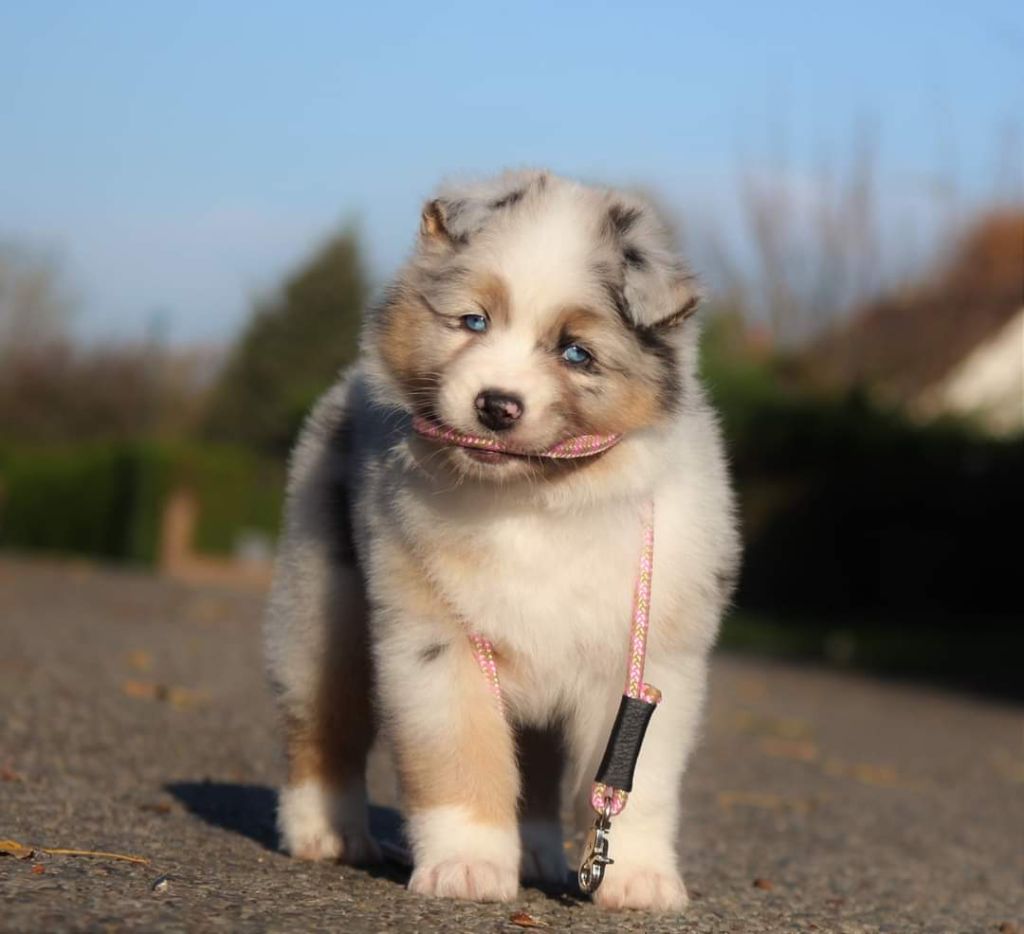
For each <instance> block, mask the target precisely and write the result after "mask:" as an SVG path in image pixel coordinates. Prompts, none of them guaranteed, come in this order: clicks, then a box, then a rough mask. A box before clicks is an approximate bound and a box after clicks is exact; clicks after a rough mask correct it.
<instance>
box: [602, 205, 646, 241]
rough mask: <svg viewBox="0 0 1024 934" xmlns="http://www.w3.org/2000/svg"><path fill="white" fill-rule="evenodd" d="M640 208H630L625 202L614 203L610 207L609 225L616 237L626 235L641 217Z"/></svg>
mask: <svg viewBox="0 0 1024 934" xmlns="http://www.w3.org/2000/svg"><path fill="white" fill-rule="evenodd" d="M641 213H642V212H641V210H640V209H639V208H628V207H626V206H625V205H624V204H613V205H612V206H611V207H610V208H608V217H607V226H608V229H609V230H610V231H611V232H612V233H613V234H614V235H615V236H616V237H624V236H625V235H626V234H628V233H629V232H630V230H632V229H633V225H634V224H635V223H636V222H637V221H638V220H639V219H640V215H641Z"/></svg>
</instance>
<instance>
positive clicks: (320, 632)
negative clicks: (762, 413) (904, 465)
mask: <svg viewBox="0 0 1024 934" xmlns="http://www.w3.org/2000/svg"><path fill="white" fill-rule="evenodd" d="M696 304H697V293H696V291H695V289H694V284H693V281H692V278H691V276H690V275H689V274H688V273H687V271H686V269H685V267H684V266H683V265H682V263H681V261H680V259H679V257H678V255H677V253H676V250H675V247H674V244H673V242H672V238H671V235H670V234H669V231H668V230H667V228H666V226H665V225H664V224H663V223H662V222H661V221H660V220H659V219H658V217H657V215H656V214H655V212H654V210H653V209H652V207H651V206H650V205H649V204H648V203H646V202H645V201H642V200H640V199H638V198H636V197H634V196H632V195H625V194H622V193H618V192H614V191H609V190H605V189H600V188H594V187H588V186H584V185H581V184H577V183H574V182H572V181H568V180H565V179H562V178H558V177H556V176H553V175H551V174H548V173H545V172H525V173H512V174H506V175H502V176H500V177H499V178H497V179H494V180H492V181H488V182H485V183H477V184H471V185H466V186H460V187H453V188H449V189H446V190H443V191H441V192H440V193H439V194H438V196H437V197H436V198H434V199H433V200H431V201H430V202H429V203H428V204H427V206H426V208H425V210H424V212H423V217H422V222H421V229H420V235H419V239H418V242H417V245H416V248H415V251H414V253H413V255H412V257H411V259H410V260H409V261H408V263H407V264H406V265H405V266H404V268H403V269H402V270H401V271H400V273H399V275H398V277H397V279H396V281H395V283H394V284H393V285H392V287H391V288H390V290H389V291H388V292H387V294H386V296H385V298H384V300H383V302H382V303H381V304H380V305H379V307H377V308H376V309H375V310H374V311H373V312H372V313H371V314H370V315H369V316H368V320H367V322H366V326H365V331H364V339H363V351H362V357H361V360H360V362H359V363H358V364H357V365H356V366H355V367H354V368H353V369H352V370H351V371H350V372H349V373H348V374H347V375H346V376H345V377H344V378H343V379H342V380H341V381H340V382H339V383H338V385H336V386H335V387H334V388H333V389H331V390H330V391H329V392H328V393H327V394H326V395H325V396H324V397H323V398H322V399H321V400H320V402H319V403H318V404H317V406H316V408H315V409H314V411H313V412H312V414H311V415H310V417H309V420H308V422H307V424H306V426H305V428H304V430H303V433H302V436H301V439H300V441H299V443H298V446H297V447H296V450H295V452H294V455H293V458H292V462H291V470H290V479H289V488H288V504H287V514H286V519H285V528H284V534H283V538H282V542H281V547H280V553H279V557H278V563H277V570H276V574H275V580H274V586H273V592H272V596H271V601H270V611H269V615H268V621H267V631H266V645H267V657H268V662H269V669H270V673H271V677H272V680H273V682H274V684H275V685H276V688H277V693H278V697H279V700H280V706H281V710H282V712H283V715H284V722H285V732H286V745H287V755H288V779H287V784H286V785H285V787H284V788H283V789H282V791H281V797H280V809H279V826H280V831H281V835H282V839H283V843H284V846H285V848H286V849H287V850H288V851H290V852H291V853H293V854H294V855H296V856H299V857H304V858H308V859H322V858H337V859H342V860H344V861H346V862H359V861H364V860H369V859H373V858H374V857H375V856H376V855H377V852H376V847H375V844H374V842H373V841H372V840H371V838H370V836H369V833H368V830H367V807H366V786H365V777H364V772H365V763H366V755H367V750H368V749H369V747H370V745H371V742H372V741H373V739H374V735H375V731H376V730H377V729H378V728H379V729H380V730H381V731H382V733H383V736H384V737H385V738H386V739H387V740H388V742H389V743H390V745H391V748H392V749H393V752H394V759H395V763H396V769H397V773H398V776H399V780H400V785H401V791H402V795H403V805H404V811H405V815H406V818H407V832H408V836H409V839H410V843H411V848H412V853H413V857H414V864H415V865H414V870H413V873H412V877H411V880H410V883H409V887H410V888H411V889H412V890H413V891H414V892H419V893H422V894H426V895H436V896H449V897H455V898H469V899H483V900H502V899H511V898H513V897H514V896H515V895H516V891H517V888H518V885H519V879H520V876H521V875H522V876H524V877H534V878H539V879H541V880H545V881H549V882H557V883H561V882H563V881H564V879H565V873H566V868H567V867H566V864H565V859H564V851H563V842H562V841H563V838H562V828H561V826H560V822H559V813H560V805H561V803H562V802H561V801H560V794H561V792H562V791H563V790H564V791H565V793H566V794H571V796H572V802H571V803H572V805H573V806H574V809H575V811H576V813H577V819H578V820H580V821H581V824H582V825H583V826H589V824H590V822H591V820H592V817H593V815H592V812H591V811H590V809H589V806H588V804H587V797H588V790H589V786H590V782H591V780H592V778H593V776H594V772H595V770H596V766H597V763H598V761H599V759H600V757H601V754H602V752H603V750H604V746H605V742H606V740H607V737H608V733H609V729H610V727H611V724H612V721H613V719H614V715H615V711H616V709H617V705H618V701H619V697H620V695H621V693H622V685H623V681H624V677H625V669H626V656H627V642H628V634H629V625H630V620H631V604H632V599H633V587H634V579H635V576H636V573H637V562H638V557H639V552H640V546H641V521H642V520H641V515H642V512H643V508H644V506H645V504H646V503H647V502H649V501H651V502H653V504H654V510H655V543H656V544H655V557H654V584H653V595H652V611H651V631H650V642H649V654H648V662H647V680H648V681H649V682H650V683H652V684H654V685H656V686H657V687H658V688H660V689H661V691H662V693H663V695H664V700H663V702H662V703H661V705H660V709H659V710H658V711H657V712H656V714H655V715H654V718H653V720H652V723H651V726H650V729H649V731H648V734H647V740H646V743H645V745H644V748H643V752H642V754H641V756H640V760H639V764H638V767H637V771H636V779H635V785H634V789H633V792H632V794H631V795H630V799H629V805H628V807H626V809H625V811H624V812H623V813H622V815H621V816H620V817H618V818H617V819H616V820H615V821H614V824H613V830H612V835H611V841H612V854H611V855H612V856H613V858H614V860H615V863H614V865H612V866H610V867H609V868H608V870H607V873H606V877H605V881H604V884H603V885H602V887H601V888H600V889H599V890H598V892H597V893H596V896H595V898H596V901H597V903H598V904H599V905H602V906H604V907H608V908H623V907H629V908H653V909H679V908H681V907H682V906H683V905H685V903H686V889H685V888H684V885H683V881H682V879H681V877H680V874H679V867H678V857H677V854H676V841H677V836H678V833H679V830H680V828H679V793H680V780H681V777H682V773H683V770H684V767H685V764H686V760H687V756H688V755H689V752H690V749H691V746H692V744H693V741H694V737H695V734H696V731H697V727H698V722H699V719H700V713H701V707H702V702H703V698H704V693H705V680H706V669H707V655H708V651H709V649H710V648H711V646H712V643H713V642H714V639H715V635H716V632H717V629H718V624H719V618H720V616H721V613H722V610H723V607H724V606H725V605H726V603H727V601H728V600H729V598H730V595H731V590H732V586H733V580H734V577H735V572H736V567H737V554H738V545H737V534H736V529H735V523H734V516H733V502H732V496H731V492H730V487H729V481H728V476H727V470H726V463H725V460H724V457H723V453H722V445H721V441H720V437H719V431H718V428H717V426H716V420H715V417H714V415H713V413H712V411H711V409H710V408H709V406H708V403H707V401H706V399H705V395H704V392H703V391H702V388H701V386H700V384H699V381H698V376H697V330H696V327H695V323H694V321H693V320H692V318H691V313H692V312H693V310H694V308H695V306H696ZM415 418H418V419H425V420H427V421H428V422H429V423H431V424H436V425H443V426H447V427H449V428H454V429H456V430H457V431H461V432H465V433H470V434H473V435H477V436H482V437H484V438H492V439H495V440H500V443H501V446H502V447H503V448H504V449H505V450H506V452H507V451H508V450H509V449H511V450H514V451H516V452H518V453H516V454H513V453H502V452H500V451H499V452H495V451H475V450H471V449H468V448H465V447H460V446H453V445H446V444H444V443H439V442H438V441H436V440H432V439H430V438H427V437H422V436H420V435H419V434H417V433H416V432H414V430H413V428H412V426H413V422H414V419H415ZM586 434H621V436H622V438H621V441H620V442H619V443H618V444H617V445H615V446H614V447H613V448H611V449H610V450H607V451H605V452H604V453H600V454H597V455H595V456H592V457H587V458H581V459H576V460H560V461H554V460H548V459H545V458H543V457H537V456H524V455H526V454H528V453H529V452H541V451H544V450H545V449H547V448H549V447H550V446H552V445H554V444H556V443H558V442H560V441H563V440H565V439H569V438H574V437H577V436H580V435H586ZM471 632H472V633H476V634H479V635H480V636H483V637H485V638H486V639H488V640H490V641H491V642H492V643H493V645H494V649H495V654H496V659H497V667H498V672H499V677H500V681H501V688H502V693H503V707H502V706H499V704H497V703H496V702H495V699H494V697H493V696H492V695H491V694H490V693H489V688H488V683H487V681H486V680H485V678H484V677H483V675H482V674H481V671H480V669H479V668H478V665H477V662H476V659H475V657H474V654H473V650H472V646H471V643H470V639H469V634H470V633H471ZM563 773H564V776H563ZM563 777H564V780H563Z"/></svg>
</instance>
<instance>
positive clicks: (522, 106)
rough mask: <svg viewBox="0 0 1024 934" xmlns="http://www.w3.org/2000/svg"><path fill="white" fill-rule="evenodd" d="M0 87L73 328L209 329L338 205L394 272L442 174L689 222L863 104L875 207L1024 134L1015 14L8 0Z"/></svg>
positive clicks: (977, 193)
mask: <svg viewBox="0 0 1024 934" xmlns="http://www.w3.org/2000/svg"><path fill="white" fill-rule="evenodd" d="M0 89H2V91H0V236H3V237H16V238H19V239H21V240H25V241H28V242H30V243H32V244H34V245H37V246H40V247H42V248H46V249H52V250H54V251H55V252H56V253H57V255H58V256H59V257H60V258H61V261H62V263H63V266H64V268H65V270H66V272H67V278H68V281H69V284H70V286H71V288H72V290H73V292H74V294H75V295H76V296H77V299H78V303H79V305H80V309H79V314H78V320H77V327H78V328H79V330H80V331H81V332H82V333H83V334H86V335H89V336H92V337H110V336H118V337H137V336H139V335H141V334H143V333H145V332H146V330H147V328H149V327H150V326H151V325H152V322H153V320H154V318H155V317H159V319H160V321H161V323H162V332H163V333H164V334H165V335H166V336H167V337H168V338H169V339H171V340H173V341H189V340H219V339H223V338H225V337H227V336H228V335H230V334H231V333H232V332H233V331H234V329H236V328H237V327H238V325H239V324H240V322H241V321H242V320H244V316H245V314H246V309H247V308H248V307H249V303H250V301H251V299H252V297H253V296H254V295H257V294H259V293H261V292H264V291H266V290H267V289H269V288H271V287H272V286H273V284H274V283H275V282H276V281H277V280H278V278H279V277H280V275H281V274H282V272H283V271H284V270H286V269H287V268H288V267H289V265H290V264H292V263H294V262H295V261H296V260H297V259H298V258H299V257H301V256H302V255H303V254H304V253H305V252H307V251H308V250H309V249H310V248H311V246H312V245H313V244H315V243H316V241H317V240H318V239H319V238H321V237H322V236H323V235H324V234H325V233H326V232H327V231H328V230H329V229H331V228H332V227H333V226H335V225H337V224H338V223H340V222H343V221H344V220H346V219H349V218H354V219H356V220H357V221H358V223H359V225H360V228H361V230H362V232H363V234H364V236H365V240H366V247H367V253H368V257H369V261H370V264H371V267H372V270H373V272H374V275H375V276H376V277H377V278H381V277H383V276H385V275H387V273H388V272H389V270H390V269H392V268H393V267H394V265H395V264H396V263H397V262H398V261H399V260H400V258H401V257H402V255H403V254H404V252H405V251H406V249H407V248H408V245H409V243H410V242H411V238H412V236H413V232H414V230H415V228H416V224H417V220H418V211H419V206H420V203H421V201H422V200H423V198H424V197H425V196H426V195H427V194H428V193H429V191H430V189H431V187H432V186H433V185H434V183H435V182H436V181H437V180H438V179H439V178H441V177H443V176H445V175H451V174H461V173H474V174H476V173H483V172H490V171H493V170H496V169H499V168H501V167H504V166H517V165H547V166H550V167H553V168H554V169H556V170H558V171H561V172H565V173H569V174H574V175H580V176H584V177H588V178H594V179H600V180H605V181H609V182H613V183H626V184H642V185H644V186H645V187H647V188H650V189H653V190H655V191H658V192H660V193H661V194H662V195H663V197H664V198H665V200H666V201H667V202H668V204H669V206H670V208H671V210H672V211H673V212H674V213H676V214H677V215H679V216H680V217H682V218H683V219H684V220H689V219H691V218H694V219H696V222H695V223H694V225H693V226H694V228H695V229H696V230H697V231H698V235H699V230H700V229H701V224H705V223H707V224H714V223H715V221H716V220H722V221H723V223H726V222H725V220H724V219H725V218H728V217H729V215H730V212H731V211H733V210H734V204H735V199H736V184H737V178H738V172H739V169H740V166H741V165H745V166H747V167H748V168H751V167H752V168H753V169H755V170H756V171H758V172H762V171H763V172H771V171H775V170H776V169H777V167H778V165H779V164H780V163H781V162H783V161H784V162H785V166H786V169H787V171H790V172H797V173H799V172H800V171H807V172H810V171H811V170H812V166H813V165H814V164H816V162H817V161H820V160H821V159H823V158H828V156H829V154H832V155H833V156H839V155H842V154H843V152H844V151H848V150H849V143H850V140H851V138H852V136H853V135H854V132H855V128H856V127H857V126H858V125H863V124H865V123H867V124H870V125H871V126H872V127H874V132H875V133H876V135H877V139H878V147H879V161H880V164H881V167H882V172H881V177H880V190H881V196H882V201H883V205H885V204H889V203H892V204H897V203H899V204H903V203H906V202H907V201H908V199H910V200H913V199H914V198H915V197H918V196H920V197H922V198H928V197H933V193H932V192H931V189H932V188H933V187H934V182H935V179H936V178H940V177H948V178H953V179H955V180H956V182H957V186H958V190H959V195H958V197H960V198H962V199H965V200H967V201H971V200H979V199H984V198H985V197H987V196H988V195H989V194H990V193H991V191H992V188H993V185H994V184H995V177H996V175H997V174H998V172H997V162H998V153H999V152H1000V151H1002V152H1003V153H1004V159H1005V153H1006V152H1007V151H1009V152H1013V150H1006V149H1005V147H1002V148H1001V143H1000V140H1005V139H1006V138H1007V137H1008V134H1010V135H1012V134H1013V133H1016V134H1017V135H1018V137H1019V135H1020V133H1021V132H1022V130H1024V127H1022V123H1021V121H1022V120H1024V12H1022V11H1021V9H1020V8H1019V5H1017V4H1014V3H1010V2H976V3H972V4H966V3H964V4H946V3H936V2H933V3H916V2H915V3H900V2H888V3H875V2H862V3H858V4H849V5H844V6H840V5H838V4H821V3H820V2H818V3H784V2H780V3H770V4H769V3H750V4H743V3H733V2H721V0H720V2H716V3H713V4H682V3H665V4H658V3H630V4H626V3H616V4H610V3H602V2H594V3H586V4H582V3H579V4H578V3H531V2H525V0H524V2H517V3H514V4H487V3H479V2H476V3H452V4H434V3H426V4H424V3H385V2H377V3H370V4H366V5H362V6H358V7H356V6H354V5H352V4H350V3H344V2H323V3H299V2H293V3H288V4H284V3H280V4H278V3H264V2H260V3H252V2H250V3H236V2H217V3H214V2H208V3H199V2H189V0H178V2H175V3H158V2H145V3H139V2H135V3H104V2H100V0H97V2H92V3H49V2H44V0H38V2H32V3H29V2H22V3H17V4H16V3H7V4H3V5H2V6H0ZM781 153H784V154H785V155H784V156H782V155H781ZM1016 155H1017V156H1019V155H1020V149H1019V148H1018V149H1017V150H1016ZM887 216H894V215H891V214H890V215H887Z"/></svg>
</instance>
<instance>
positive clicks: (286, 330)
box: [205, 228, 368, 453]
mask: <svg viewBox="0 0 1024 934" xmlns="http://www.w3.org/2000/svg"><path fill="white" fill-rule="evenodd" d="M367 291H368V289H367V283H366V276H365V274H364V271H363V265H362V261H361V258H360V255H359V243H358V238H357V236H356V233H355V231H354V230H353V229H351V228H348V229H346V230H344V231H342V232H341V233H339V234H337V235H335V236H333V237H332V238H331V239H329V240H328V241H327V242H326V243H325V244H324V245H323V246H322V247H320V249H319V250H317V252H316V253H315V254H314V255H313V256H312V258H311V259H309V260H308V261H307V262H306V263H305V264H304V265H303V266H302V267H300V268H299V269H298V270H297V271H296V272H295V273H293V274H292V275H291V276H290V277H289V278H288V279H287V280H286V281H285V283H284V285H283V287H282V288H281V290H280V292H279V293H278V295H277V296H275V297H273V298H271V299H270V300H269V301H264V302H262V303H260V304H259V305H258V306H257V308H256V310H255V314H254V315H253V317H252V320H251V321H250V322H249V325H248V327H247V328H246V330H245V331H244V332H243V333H242V335H241V337H240V339H239V341H238V343H237V344H236V345H235V347H234V349H233V350H232V352H231V354H230V356H229V358H228V361H227V363H226V365H225V367H224V371H223V373H222V375H221V377H220V380H219V381H218V383H217V385H216V386H215V388H214V390H213V394H212V396H211V399H210V406H209V409H208V412H207V417H206V424H205V433H206V435H207V436H208V437H210V438H214V439H217V440H224V441H234V442H239V443H243V444H246V445H249V446H252V447H255V448H259V449H262V450H265V451H268V452H275V453H282V452H285V451H287V450H288V448H289V447H290V446H291V443H292V441H293V440H294V438H295V435H296V433H297V431H298V428H299V426H300V425H301V423H302V419H303V417H304V415H305V413H306V412H307V411H308V410H309V407H310V406H311V405H312V404H313V402H314V401H315V399H316V397H317V396H318V395H319V394H320V393H321V392H323V391H324V389H326V388H327V386H329V385H330V383H331V382H332V381H333V380H334V379H335V378H336V376H337V374H338V371H339V370H340V369H341V368H342V367H343V366H345V365H346V364H347V363H349V362H350V361H352V360H353V359H354V358H355V355H356V349H357V343H358V336H359V326H360V316H361V312H362V308H363V303H364V301H365V299H366V296H367Z"/></svg>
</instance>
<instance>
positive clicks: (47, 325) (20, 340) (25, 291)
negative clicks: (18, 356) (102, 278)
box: [0, 241, 71, 359]
mask: <svg viewBox="0 0 1024 934" xmlns="http://www.w3.org/2000/svg"><path fill="white" fill-rule="evenodd" d="M70 309H71V301H70V299H69V298H68V295H67V291H66V288H65V286H64V283H63V280H62V277H61V273H60V268H59V266H58V265H57V263H56V261H55V260H54V258H53V256H52V255H50V254H48V253H45V252H41V251H38V250H33V249H31V248H29V247H27V246H24V245H23V244H19V243H15V242H13V241H0V359H2V358H3V357H7V356H9V355H11V354H14V353H16V352H17V351H19V350H22V349H24V348H26V347H38V346H39V345H41V344H46V343H50V342H53V341H57V340H60V339H61V338H63V337H64V336H65V334H66V331H67V323H68V318H69V315H70Z"/></svg>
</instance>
